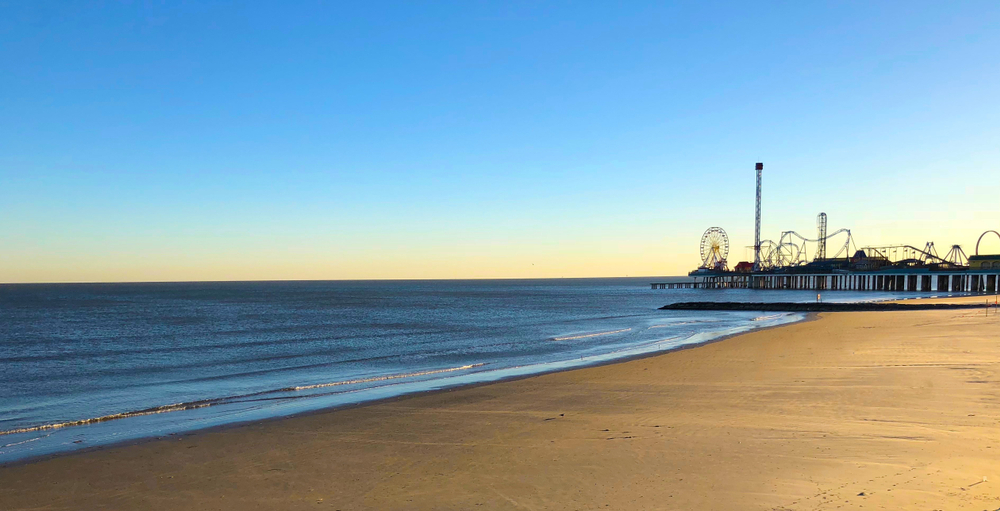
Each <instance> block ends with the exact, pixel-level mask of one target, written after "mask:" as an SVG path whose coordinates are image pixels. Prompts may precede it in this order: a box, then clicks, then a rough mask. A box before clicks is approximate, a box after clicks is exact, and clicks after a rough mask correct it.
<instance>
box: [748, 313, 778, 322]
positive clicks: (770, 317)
mask: <svg viewBox="0 0 1000 511" xmlns="http://www.w3.org/2000/svg"><path fill="white" fill-rule="evenodd" d="M780 317H781V314H771V315H770V316H757V317H756V318H753V319H751V320H750V321H766V320H768V319H775V318H780Z"/></svg>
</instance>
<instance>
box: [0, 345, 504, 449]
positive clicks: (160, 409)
mask: <svg viewBox="0 0 1000 511" xmlns="http://www.w3.org/2000/svg"><path fill="white" fill-rule="evenodd" d="M484 365H486V364H485V363H479V364H469V365H464V366H460V367H451V368H448V369H435V370H431V371H420V372H416V373H405V374H390V375H387V376H376V377H373V378H360V379H356V380H345V381H336V382H330V383H319V384H316V385H302V386H298V387H285V388H282V389H277V390H267V391H263V392H255V393H253V394H244V395H240V396H228V397H221V398H215V399H204V400H201V401H192V402H189V403H174V404H170V405H163V406H156V407H153V408H147V409H145V410H137V411H134V412H122V413H114V414H111V415H104V416H101V417H93V418H90V419H81V420H76V421H68V422H60V423H56V424H42V425H39V426H28V427H25V428H17V429H10V430H7V431H0V436H2V435H15V434H18V433H30V432H32V431H46V430H52V429H61V428H66V427H70V426H85V425H87V424H96V423H98V422H106V421H111V420H116V419H127V418H129V417H140V416H143V415H153V414H157V413H167V412H179V411H181V410H194V409H197V408H207V407H209V406H213V405H219V404H228V403H232V402H234V401H236V400H238V399H244V398H248V397H253V396H260V395H264V394H272V393H276V392H294V391H299V390H310V389H318V388H323V387H334V386H339V385H352V384H357V383H367V382H373V381H385V380H397V379H399V378H412V377H415V376H427V375H430V374H440V373H450V372H454V371H464V370H466V369H473V368H476V367H481V366H484ZM10 445H17V444H10ZM5 447H6V446H5Z"/></svg>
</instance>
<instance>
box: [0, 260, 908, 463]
mask: <svg viewBox="0 0 1000 511" xmlns="http://www.w3.org/2000/svg"><path fill="white" fill-rule="evenodd" d="M653 280H656V281H663V278H648V277H647V278H615V279H553V280H469V281H327V282H316V281H309V282H214V283H151V284H30V285H0V463H10V462H13V461H18V460H24V459H27V458H32V457H37V456H44V455H51V454H57V453H63V452H69V451H73V450H77V449H82V448H88V447H95V446H101V445H108V444H112V443H117V442H123V441H130V440H135V439H140V438H147V437H158V436H167V435H171V434H179V433H183V432H188V431H192V430H197V429H203V428H207V427H212V426H219V425H226V424H234V423H240V422H249V421H259V420H261V419H266V418H272V417H280V416H287V415H291V414H296V413H301V412H306V411H311V410H318V409H323V408H329V407H336V406H343V405H348V404H355V403H362V402H366V401H372V400H376V399H383V398H388V397H393V396H399V395H403V394H409V393H414V392H421V391H428V390H435V389H441V388H447V387H454V386H459V385H467V384H472V383H481V382H488V381H495V380H501V379H504V378H511V377H516V376H523V375H530V374H538V373H543V372H548V371H554V370H560V369H567V368H572V367H581V366H586V365H592V364H597V363H601V362H607V361H611V360H615V359H621V358H626V357H630V356H635V355H640V354H645V353H651V352H658V351H666V350H670V349H674V348H678V347H681V346H686V345H692V344H697V343H703V342H706V341H709V340H712V339H716V338H719V337H721V336H725V335H729V334H733V333H738V332H743V331H748V330H752V329H756V328H763V327H770V326H775V325H780V324H784V323H789V322H793V321H797V320H800V319H802V318H803V317H804V315H802V314H775V313H753V312H684V311H660V310H657V308H658V307H660V306H662V305H665V304H667V303H671V302H677V301H695V300H716V301H812V300H815V299H816V293H815V292H810V291H748V290H735V289H734V290H697V289H682V290H651V289H650V288H649V283H650V282H651V281H653ZM823 296H824V300H827V301H841V302H848V301H862V300H873V299H889V298H906V297H914V296H918V295H917V294H915V293H885V292H881V293H862V292H852V291H830V292H826V293H824V295H823ZM922 296H926V294H924V295H922Z"/></svg>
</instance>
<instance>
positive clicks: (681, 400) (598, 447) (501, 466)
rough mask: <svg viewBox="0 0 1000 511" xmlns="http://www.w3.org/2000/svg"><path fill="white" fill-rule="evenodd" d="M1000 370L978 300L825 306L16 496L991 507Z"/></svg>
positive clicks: (171, 443)
mask: <svg viewBox="0 0 1000 511" xmlns="http://www.w3.org/2000/svg"><path fill="white" fill-rule="evenodd" d="M974 300H981V299H980V298H975V299H974ZM998 370H1000V317H994V316H990V317H989V318H987V317H985V316H984V314H983V311H968V310H958V311H927V312H860V313H830V314H824V315H821V316H820V318H819V319H818V320H816V321H810V322H805V323H799V324H795V325H790V326H786V327H781V328H776V329H771V330H766V331H759V332H756V333H750V334H746V335H741V336H738V337H734V338H731V339H727V340H725V341H722V342H718V343H712V344H708V345H705V346H701V347H698V348H694V349H688V350H683V351H678V352H674V353H669V354H665V355H660V356H655V357H650V358H645V359H639V360H632V361H628V362H623V363H619V364H613V365H607V366H602V367H592V368H586V369H579V370H574V371H567V372H562V373H556V374H549V375H543V376H538V377H532V378H528V379H523V380H518V381H510V382H503V383H497V384H492V385H485V386H480V387H474V388H465V389H460V390H453V391H450V392H440V393H435V394H425V395H419V396H414V397H408V398H401V399H397V400H394V401H389V402H381V403H376V404H373V405H369V406H363V407H358V408H352V409H345V410H336V411H330V412H323V413H317V414H313V415H308V416H302V417H296V418H291V419H283V420H275V421H270V422H265V423H261V424H252V425H247V426H241V427H236V428H230V429H226V430H222V431H209V432H205V433H198V434H194V435H188V436H184V437H183V438H177V437H173V438H170V439H168V440H160V441H152V442H146V443H142V444H138V445H130V446H123V447H116V448H110V449H105V450H100V451H95V452H88V453H82V454H75V455H68V456H63V457H59V458H54V459H49V460H45V461H40V462H35V463H29V464H24V465H15V466H8V467H4V468H0V509H22V508H24V509H185V510H187V509H342V510H349V509H519V508H523V509H532V510H538V509H628V510H632V509H684V510H701V509H720V510H721V509H725V510H733V509H922V510H934V509H941V510H953V509H972V510H984V509H985V510H990V511H993V510H996V509H998V508H1000V372H998ZM984 478H985V479H984Z"/></svg>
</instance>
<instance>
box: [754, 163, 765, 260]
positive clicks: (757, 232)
mask: <svg viewBox="0 0 1000 511" xmlns="http://www.w3.org/2000/svg"><path fill="white" fill-rule="evenodd" d="M763 171H764V164H763V163H760V162H758V163H757V215H756V217H755V218H756V222H755V224H754V232H753V271H760V174H761V172H763Z"/></svg>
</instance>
